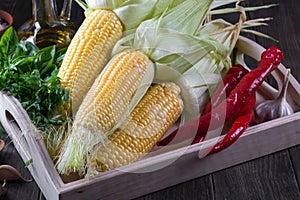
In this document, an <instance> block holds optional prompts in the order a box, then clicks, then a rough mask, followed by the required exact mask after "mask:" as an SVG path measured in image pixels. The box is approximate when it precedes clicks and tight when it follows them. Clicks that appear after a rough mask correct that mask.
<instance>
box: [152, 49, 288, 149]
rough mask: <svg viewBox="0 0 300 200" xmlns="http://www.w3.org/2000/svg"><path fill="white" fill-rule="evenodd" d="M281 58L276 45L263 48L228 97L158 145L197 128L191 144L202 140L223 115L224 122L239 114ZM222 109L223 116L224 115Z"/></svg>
mask: <svg viewBox="0 0 300 200" xmlns="http://www.w3.org/2000/svg"><path fill="white" fill-rule="evenodd" d="M282 59H283V53H282V51H281V50H280V49H278V48H277V47H274V46H273V47H270V48H269V49H267V50H265V51H264V52H263V53H262V55H261V60H260V61H259V62H258V66H257V68H255V69H253V70H251V71H250V72H249V73H247V74H246V75H245V76H244V77H243V78H242V79H241V80H240V82H239V83H238V85H237V86H236V87H235V88H234V89H233V90H232V92H231V93H230V95H229V96H228V98H226V100H224V101H222V102H221V103H220V104H219V105H218V106H217V107H216V108H215V109H214V110H213V112H210V113H207V114H205V115H203V116H201V117H200V118H197V119H195V120H192V121H189V122H187V123H185V124H184V125H183V126H181V127H179V128H178V129H176V130H175V131H173V132H172V133H171V134H170V135H168V136H167V137H166V138H164V139H163V140H161V141H159V142H158V143H157V145H158V146H165V145H167V144H168V143H170V142H171V141H172V139H173V138H174V137H175V136H176V134H177V133H178V132H179V131H180V132H183V133H184V132H188V131H190V130H197V131H196V136H195V138H194V140H193V142H192V144H195V143H198V142H201V141H203V140H204V138H205V136H206V133H207V131H208V128H209V126H210V121H211V120H212V121H213V123H212V124H211V128H213V129H215V128H218V127H220V126H221V125H223V123H224V117H225V122H227V121H229V120H231V119H233V118H235V117H237V116H239V115H240V112H241V111H240V110H241V109H240V108H242V107H243V106H244V105H245V104H246V103H247V102H248V101H249V99H250V98H251V97H252V96H253V95H254V94H255V92H256V90H257V89H258V87H259V86H260V85H261V84H262V83H263V81H264V80H265V79H266V77H267V76H268V75H269V74H270V73H271V72H272V71H273V70H274V69H275V68H276V67H277V66H278V65H279V64H280V62H281V61H282ZM224 110H226V112H225V116H224Z"/></svg>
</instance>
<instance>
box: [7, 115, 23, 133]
mask: <svg viewBox="0 0 300 200" xmlns="http://www.w3.org/2000/svg"><path fill="white" fill-rule="evenodd" d="M5 117H6V120H7V122H8V123H9V124H10V125H11V126H12V127H13V129H15V130H18V131H20V132H21V131H22V129H21V127H20V126H19V124H18V123H17V121H16V119H15V118H14V116H13V115H12V114H11V113H10V112H9V111H8V110H5Z"/></svg>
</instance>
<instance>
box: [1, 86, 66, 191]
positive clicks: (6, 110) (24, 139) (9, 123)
mask: <svg viewBox="0 0 300 200" xmlns="http://www.w3.org/2000/svg"><path fill="white" fill-rule="evenodd" d="M0 122H1V124H2V127H3V128H4V130H5V131H6V132H7V134H8V136H9V137H10V138H11V139H12V141H13V143H14V145H15V148H16V149H17V150H18V153H19V154H20V156H21V157H22V159H23V161H24V162H27V161H32V163H30V164H29V165H28V166H27V167H28V169H29V171H30V172H31V174H32V175H33V177H34V179H35V180H36V181H41V182H38V185H39V186H41V185H44V186H45V187H44V188H48V189H49V191H53V189H51V188H54V190H57V188H58V187H59V186H61V185H63V182H62V180H61V179H58V178H56V177H59V175H58V173H57V171H56V170H55V167H54V164H53V162H52V160H51V158H50V156H49V154H48V153H47V151H46V152H45V149H46V147H45V145H44V143H43V142H42V139H41V138H40V136H39V134H38V131H37V129H36V127H35V126H34V125H33V124H32V122H31V120H30V118H29V116H28V114H27V112H26V111H25V110H24V108H23V107H22V105H21V104H20V102H19V101H18V100H17V99H16V98H15V97H13V96H12V95H10V94H9V93H7V92H3V91H0Z"/></svg>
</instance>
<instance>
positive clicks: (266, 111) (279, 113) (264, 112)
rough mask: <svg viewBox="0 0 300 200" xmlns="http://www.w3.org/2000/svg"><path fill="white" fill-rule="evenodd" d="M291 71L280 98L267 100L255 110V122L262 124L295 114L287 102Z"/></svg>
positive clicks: (286, 76)
mask: <svg viewBox="0 0 300 200" xmlns="http://www.w3.org/2000/svg"><path fill="white" fill-rule="evenodd" d="M289 75H290V70H289V69H288V70H287V73H286V75H285V77H284V83H283V85H282V88H281V91H280V94H279V96H278V97H277V98H276V99H274V100H266V101H264V102H262V103H260V104H259V105H257V106H256V108H255V122H256V123H262V122H265V121H269V120H272V119H276V118H279V117H284V116H287V115H290V114H293V113H294V110H293V108H292V107H291V105H290V104H289V103H288V102H287V100H286V93H287V86H288V82H289Z"/></svg>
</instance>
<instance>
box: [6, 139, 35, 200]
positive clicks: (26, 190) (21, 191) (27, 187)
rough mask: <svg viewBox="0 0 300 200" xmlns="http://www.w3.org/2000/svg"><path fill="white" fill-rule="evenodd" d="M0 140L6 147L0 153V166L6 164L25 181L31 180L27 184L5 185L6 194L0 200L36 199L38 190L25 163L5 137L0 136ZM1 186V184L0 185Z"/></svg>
mask: <svg viewBox="0 0 300 200" xmlns="http://www.w3.org/2000/svg"><path fill="white" fill-rule="evenodd" d="M0 138H1V139H3V140H5V142H6V144H7V145H6V147H5V148H4V149H3V151H1V152H0V165H2V164H7V165H11V166H13V167H15V168H16V169H17V170H18V171H19V172H20V173H21V174H22V176H23V177H24V178H25V179H27V180H32V181H31V182H29V183H26V182H23V181H11V182H7V183H6V188H7V191H6V194H5V196H1V197H0V199H2V198H4V199H12V200H13V199H32V200H34V199H37V197H38V195H39V192H40V189H39V188H38V186H37V184H36V183H35V181H34V180H33V178H32V176H31V175H30V173H29V171H28V169H27V168H26V167H25V163H24V162H23V160H22V159H21V157H20V156H19V154H18V152H17V151H16V149H15V147H14V145H13V143H11V141H10V139H9V138H8V137H7V135H0ZM1 184H2V183H1Z"/></svg>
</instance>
